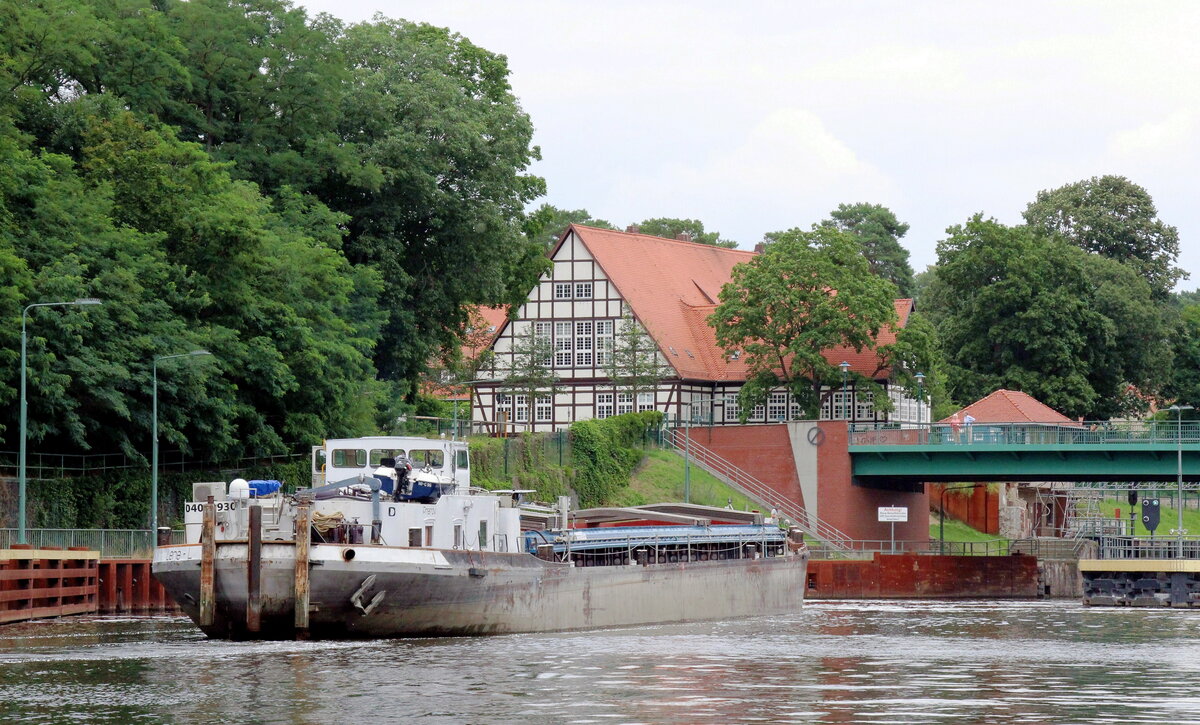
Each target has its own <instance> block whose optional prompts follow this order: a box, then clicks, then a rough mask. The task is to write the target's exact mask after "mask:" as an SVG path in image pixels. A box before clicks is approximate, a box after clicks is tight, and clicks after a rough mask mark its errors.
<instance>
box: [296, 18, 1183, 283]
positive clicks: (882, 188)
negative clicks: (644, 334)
mask: <svg viewBox="0 0 1200 725" xmlns="http://www.w3.org/2000/svg"><path fill="white" fill-rule="evenodd" d="M295 2H296V4H298V5H303V6H304V7H306V8H308V9H309V11H310V13H317V12H328V13H331V14H333V15H336V16H338V17H340V18H343V19H344V20H347V21H352V22H353V21H360V20H367V19H369V18H370V17H371V16H372V15H373V14H374V13H376V12H381V13H383V14H385V15H387V16H389V17H398V18H405V19H408V20H414V21H422V22H428V23H432V24H434V25H438V26H443V27H449V28H451V29H452V30H454V31H456V32H458V33H461V34H462V35H464V36H466V37H467V38H469V39H471V41H473V42H474V43H476V44H477V45H480V46H482V47H484V48H486V49H488V50H490V51H493V52H497V53H502V54H504V55H506V56H508V60H509V67H510V69H511V71H512V79H511V80H512V86H513V89H514V91H515V93H516V95H517V97H518V98H519V99H520V101H521V104H522V105H523V107H524V108H525V110H526V111H527V112H528V113H529V114H530V116H531V117H532V119H533V123H534V125H535V127H536V129H537V132H536V136H535V143H537V144H538V145H539V146H540V147H541V149H542V156H543V160H542V161H541V162H539V163H538V164H537V165H536V166H535V167H534V169H533V170H534V172H535V173H537V174H539V175H541V176H543V177H545V179H546V183H547V185H548V187H549V193H548V195H547V197H546V198H545V201H548V202H550V203H552V204H554V205H555V206H559V207H564V208H572V209H577V208H586V209H587V210H588V211H589V212H591V213H592V214H593V215H594V216H597V217H600V218H603V219H607V220H609V221H611V222H613V223H614V224H618V225H624V224H628V223H631V222H635V221H638V220H641V219H643V218H646V217H652V216H669V217H685V218H686V217H691V218H698V219H700V220H701V221H703V222H704V225H705V227H706V228H707V229H708V230H710V231H711V230H718V231H720V232H721V234H722V235H723V236H726V237H729V238H732V239H736V240H738V241H739V242H741V244H742V246H743V247H752V246H753V245H754V243H755V242H757V241H759V240H760V239H761V238H762V235H763V234H764V233H765V232H770V231H775V230H780V229H786V228H790V227H795V226H800V227H805V228H807V227H808V226H809V225H811V224H812V223H814V222H817V221H819V220H820V219H822V218H825V217H826V216H827V215H828V213H829V212H830V211H831V210H832V209H834V208H835V207H836V206H837V205H838V204H839V203H843V202H857V201H866V202H873V203H879V204H884V205H886V206H888V207H890V208H891V209H892V210H893V211H894V212H896V214H897V216H898V217H899V218H900V219H901V220H903V221H907V222H908V223H909V224H911V225H912V228H911V230H910V231H909V233H908V236H907V237H906V238H905V239H904V240H903V244H904V245H905V247H907V248H908V249H909V250H910V251H911V252H912V260H911V261H912V265H913V268H914V269H915V270H917V271H920V270H922V269H924V268H925V267H926V265H928V264H931V263H933V262H934V261H936V253H935V245H936V243H937V241H938V240H939V239H942V238H943V237H944V236H945V235H944V230H945V228H946V227H947V226H948V225H951V224H957V223H960V222H962V221H964V220H966V219H967V218H968V217H969V216H970V215H972V214H974V213H975V212H983V213H984V214H985V215H987V216H993V217H996V218H997V219H999V220H1000V221H1002V222H1005V223H1018V222H1019V221H1020V215H1021V211H1022V210H1023V209H1024V208H1025V205H1026V204H1027V203H1029V202H1030V201H1031V200H1033V198H1034V196H1035V195H1036V193H1037V192H1038V190H1040V189H1051V188H1054V187H1057V186H1061V185H1063V184H1066V183H1070V182H1073V181H1077V180H1080V179H1084V178H1088V177H1091V176H1099V175H1104V174H1119V175H1124V176H1127V177H1129V178H1130V179H1132V180H1133V181H1134V182H1136V183H1138V184H1140V185H1142V186H1143V187H1145V188H1146V189H1147V190H1148V191H1149V192H1150V194H1151V196H1153V197H1154V201H1155V203H1156V204H1157V206H1158V210H1159V216H1160V217H1161V218H1162V219H1163V220H1164V221H1166V222H1167V223H1168V224H1173V225H1175V226H1177V227H1178V228H1179V232H1180V236H1181V246H1182V254H1181V256H1180V259H1179V264H1180V266H1182V267H1183V268H1184V269H1185V270H1187V271H1188V272H1189V273H1191V279H1189V280H1185V281H1184V282H1182V283H1181V284H1180V289H1195V288H1197V287H1200V246H1198V245H1197V244H1196V238H1197V235H1200V205H1197V203H1196V198H1197V194H1196V186H1197V181H1196V178H1195V177H1196V171H1197V169H1198V168H1200V163H1198V161H1200V148H1198V144H1197V141H1196V138H1197V130H1198V129H1200V43H1198V42H1197V38H1198V37H1200V3H1186V2H1132V1H1131V2H1123V3H1100V2H994V0H993V1H991V2H986V3H984V2H959V1H956V2H949V1H947V2H936V3H933V2H929V3H927V2H914V1H911V0H910V1H909V2H887V3H885V2H837V3H832V2H831V3H819V4H818V3H803V2H754V1H753V0H751V1H744V2H729V1H728V0H724V1H721V2H698V1H695V0H691V1H688V2H654V1H652V0H639V1H627V0H616V1H614V0H604V2H599V1H597V2H589V3H583V2H549V1H542V2H515V1H508V2H495V1H494V0H493V1H491V2H404V1H400V0H295Z"/></svg>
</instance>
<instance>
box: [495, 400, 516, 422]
mask: <svg viewBox="0 0 1200 725" xmlns="http://www.w3.org/2000/svg"><path fill="white" fill-rule="evenodd" d="M501 412H506V413H508V415H506V416H504V420H505V422H508V423H511V422H512V419H513V418H512V396H511V395H509V394H507V393H497V394H496V422H497V423H499V422H500V413H501Z"/></svg>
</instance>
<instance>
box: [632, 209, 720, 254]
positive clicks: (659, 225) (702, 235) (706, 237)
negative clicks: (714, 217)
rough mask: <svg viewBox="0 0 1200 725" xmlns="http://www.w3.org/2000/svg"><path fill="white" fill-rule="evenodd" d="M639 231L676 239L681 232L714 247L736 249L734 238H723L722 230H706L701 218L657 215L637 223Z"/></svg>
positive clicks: (695, 240)
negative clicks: (674, 217)
mask: <svg viewBox="0 0 1200 725" xmlns="http://www.w3.org/2000/svg"><path fill="white" fill-rule="evenodd" d="M637 228H638V231H640V232H641V233H642V234H650V235H653V236H656V237H663V238H665V239H675V238H676V237H677V236H679V235H680V234H687V235H688V236H689V237H691V240H692V241H693V242H699V243H701V244H711V245H712V246H714V247H725V248H727V249H734V248H736V247H737V242H735V241H733V240H732V239H722V238H721V234H720V232H706V231H704V223H703V222H701V221H700V220H699V219H672V218H670V217H655V218H653V219H645V220H643V221H641V222H640V223H638V224H637Z"/></svg>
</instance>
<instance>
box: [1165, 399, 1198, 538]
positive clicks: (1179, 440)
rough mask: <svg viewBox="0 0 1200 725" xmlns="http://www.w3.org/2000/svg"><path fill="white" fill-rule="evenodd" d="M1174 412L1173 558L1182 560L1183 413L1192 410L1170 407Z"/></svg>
mask: <svg viewBox="0 0 1200 725" xmlns="http://www.w3.org/2000/svg"><path fill="white" fill-rule="evenodd" d="M1167 410H1173V411H1175V454H1176V458H1175V460H1176V465H1177V468H1176V476H1175V506H1176V510H1177V511H1178V513H1179V528H1177V529H1175V537H1176V539H1175V558H1176V559H1182V558H1183V411H1185V410H1194V408H1193V407H1192V406H1190V405H1172V406H1171V407H1170V408H1168V409H1167Z"/></svg>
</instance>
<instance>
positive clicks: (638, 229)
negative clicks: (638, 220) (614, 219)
mask: <svg viewBox="0 0 1200 725" xmlns="http://www.w3.org/2000/svg"><path fill="white" fill-rule="evenodd" d="M625 231H627V232H629V233H630V234H637V233H639V232H641V231H642V228H641V227H639V226H638V225H637V224H630V225H629V226H627V227H625Z"/></svg>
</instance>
